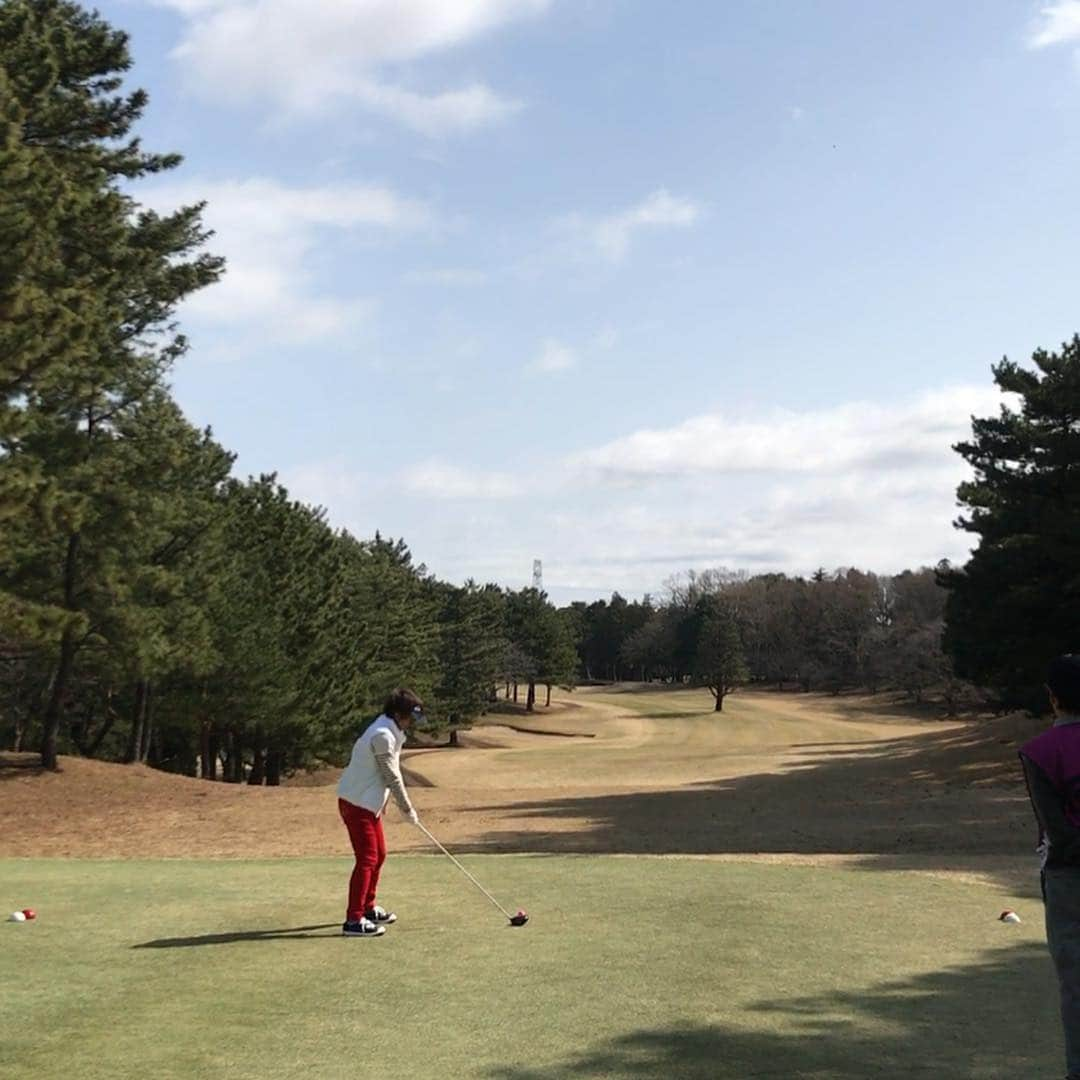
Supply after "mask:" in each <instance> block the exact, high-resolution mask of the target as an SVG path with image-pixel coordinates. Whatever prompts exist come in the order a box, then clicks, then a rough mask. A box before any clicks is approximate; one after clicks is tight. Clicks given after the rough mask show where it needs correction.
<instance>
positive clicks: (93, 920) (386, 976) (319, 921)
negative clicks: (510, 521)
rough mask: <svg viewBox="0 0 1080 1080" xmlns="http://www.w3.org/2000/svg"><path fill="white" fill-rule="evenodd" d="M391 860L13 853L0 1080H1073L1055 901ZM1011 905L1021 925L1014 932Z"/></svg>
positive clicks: (518, 863) (890, 877) (2, 956)
mask: <svg viewBox="0 0 1080 1080" xmlns="http://www.w3.org/2000/svg"><path fill="white" fill-rule="evenodd" d="M466 864H467V865H468V866H470V867H471V868H472V869H473V872H474V873H476V874H477V876H478V877H479V878H480V880H481V881H482V882H484V883H485V884H486V885H487V886H488V888H490V889H491V890H492V891H493V892H494V893H495V894H496V895H497V896H498V897H500V899H503V902H504V905H505V906H508V907H510V906H511V905H514V906H516V905H517V904H521V905H522V906H525V907H526V908H528V909H529V911H530V913H531V915H532V921H531V922H530V923H529V925H528V926H527V927H524V928H522V929H513V928H509V927H507V926H505V922H504V920H503V919H502V917H501V916H500V915H499V914H498V912H497V911H495V910H494V909H493V908H492V907H490V906H489V905H488V904H487V903H486V901H484V899H483V898H482V897H481V896H479V894H477V893H475V892H474V891H473V890H472V889H471V887H470V886H469V885H468V883H467V882H466V881H465V880H464V878H462V877H461V875H459V874H458V872H457V871H456V870H455V869H454V868H453V867H452V866H451V865H450V864H449V862H448V861H446V860H445V859H443V858H441V857H439V856H396V857H395V856H391V859H390V862H389V863H388V866H387V870H386V875H385V879H384V885H385V888H384V890H383V893H384V899H385V901H386V903H388V904H391V903H392V904H393V906H394V907H395V909H396V910H397V912H398V914H399V916H400V918H401V921H400V923H399V924H398V925H397V926H396V927H393V928H391V929H390V930H389V931H388V933H387V934H386V936H385V937H383V938H381V939H378V940H345V939H342V938H341V937H340V936H338V933H337V931H338V928H339V921H340V918H341V911H340V908H341V906H342V899H343V897H342V894H343V890H344V886H345V878H346V874H347V871H348V864H347V862H346V861H345V860H340V859H337V860H335V859H312V860H275V861H251V862H229V861H221V862H188V861H146V862H96V861H62V860H56V861H50V860H40V861H39V860H7V861H0V910H3V911H4V912H6V911H10V910H12V909H14V908H16V907H25V906H34V907H35V908H37V909H38V911H39V919H38V921H37V922H36V923H33V924H24V925H17V924H0V1018H2V1024H0V1026H2V1035H0V1076H3V1077H5V1078H7V1077H19V1078H22V1077H27V1078H30V1077H33V1078H35V1080H48V1078H61V1077H63V1078H70V1077H76V1076H77V1077H79V1078H81V1080H91V1078H99V1077H100V1078H105V1077H108V1078H110V1080H120V1078H125V1077H130V1078H139V1080H146V1078H151V1077H199V1078H202V1077H214V1076H228V1077H230V1078H243V1077H251V1078H256V1077H258V1078H260V1080H268V1078H279V1077H306V1078H338V1077H340V1078H342V1080H344V1078H346V1077H347V1078H350V1080H357V1078H360V1080H363V1078H368V1077H370V1078H372V1080H424V1078H428V1077H431V1078H439V1080H469V1078H477V1080H479V1078H494V1080H556V1078H559V1080H570V1078H575V1080H580V1078H593V1077H620V1078H622V1077H634V1078H653V1077H655V1078H657V1080H659V1078H668V1077H690V1078H698V1077H700V1078H703V1080H704V1078H708V1080H747V1078H751V1077H792V1076H798V1077H820V1078H826V1077H827V1078H831V1080H835V1078H853V1080H854V1078H859V1080H865V1078H866V1077H877V1076H881V1077H908V1076H921V1077H934V1078H937V1080H941V1078H945V1077H948V1078H954V1080H955V1078H960V1077H979V1078H982V1077H987V1078H989V1077H998V1078H1002V1080H1006V1078H1007V1080H1019V1078H1036V1077H1043V1076H1046V1077H1053V1076H1056V1075H1058V1074H1059V1073H1060V1072H1061V1070H1060V1068H1059V1058H1060V1049H1059V1047H1060V1035H1059V1030H1058V1021H1057V1018H1056V1013H1055V997H1054V989H1053V985H1052V976H1051V972H1050V966H1049V960H1048V958H1047V956H1046V954H1045V946H1044V944H1043V938H1042V931H1041V923H1040V920H1041V910H1040V905H1039V903H1038V901H1037V900H1035V899H1031V898H1019V897H1011V898H1010V897H1007V896H1002V895H1000V894H999V893H997V892H996V891H995V890H993V889H991V888H989V887H986V886H981V885H977V884H965V883H963V882H958V881H954V880H951V879H950V880H941V879H934V878H930V877H928V876H925V875H918V874H912V873H903V872H889V871H872V870H841V869H819V868H813V867H797V866H778V865H759V864H731V863H725V862H718V861H707V860H695V859H647V858H623V857H597V858H592V857H544V856H476V857H472V856H470V857H468V858H467V859H466ZM1003 906H1012V907H1015V908H1016V909H1017V910H1018V911H1019V912H1020V913H1021V915H1022V917H1023V918H1024V923H1023V924H1022V925H1020V926H1007V925H1004V924H1001V923H999V922H998V921H997V919H996V917H997V915H998V914H999V912H1000V910H1001V908H1002V907H1003Z"/></svg>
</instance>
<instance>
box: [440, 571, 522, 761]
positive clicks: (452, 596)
mask: <svg viewBox="0 0 1080 1080" xmlns="http://www.w3.org/2000/svg"><path fill="white" fill-rule="evenodd" d="M442 591H443V602H442V608H441V611H440V614H439V631H440V645H439V668H440V678H439V682H438V685H437V686H436V688H435V695H434V698H435V701H434V708H432V709H429V710H428V716H429V718H430V719H432V720H435V721H436V722H437V723H438V724H440V725H445V726H447V727H449V729H450V741H451V743H455V742H456V736H457V731H458V729H460V728H462V727H467V726H468V725H469V724H470V723H471V722H472V721H473V720H475V719H476V717H478V716H480V715H481V714H482V713H483V712H484V709H485V708H486V707H487V705H488V702H489V701H490V699H491V687H492V685H493V683H494V682H495V680H496V679H497V678H498V676H499V667H500V664H501V662H502V659H503V657H504V655H505V652H506V636H505V631H504V624H505V612H504V606H505V601H504V597H503V594H502V591H501V590H500V589H499V588H497V587H496V586H494V585H486V586H484V587H482V588H481V587H480V586H478V585H477V584H476V583H475V582H473V581H468V582H466V583H465V585H464V587H462V588H455V587H454V586H452V585H447V586H444V587H443V589H442Z"/></svg>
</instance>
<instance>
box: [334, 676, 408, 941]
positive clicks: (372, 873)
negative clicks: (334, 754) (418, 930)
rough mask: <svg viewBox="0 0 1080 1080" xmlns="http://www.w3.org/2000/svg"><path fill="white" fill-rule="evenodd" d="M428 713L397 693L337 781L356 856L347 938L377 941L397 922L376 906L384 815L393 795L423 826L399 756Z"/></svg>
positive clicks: (359, 741)
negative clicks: (412, 730)
mask: <svg viewBox="0 0 1080 1080" xmlns="http://www.w3.org/2000/svg"><path fill="white" fill-rule="evenodd" d="M423 711H424V705H423V702H422V701H421V700H420V699H419V698H418V697H417V696H416V694H414V693H413V692H412V691H411V690H406V689H403V688H399V689H397V690H395V691H394V692H393V693H392V694H391V695H390V696H389V697H388V698H387V699H386V703H385V704H384V705H383V711H382V714H381V715H380V716H379V717H378V718H377V719H376V720H375V721H374V722H373V723H372V724H371V726H370V727H369V728H368V729H367V730H366V731H365V732H364V733H363V735H361V736H360V738H359V739H357V740H356V742H355V744H354V745H353V749H352V757H351V758H350V759H349V764H348V766H347V767H346V769H345V772H344V773H342V776H341V780H340V782H339V783H338V789H337V793H338V810H339V811H340V813H341V820H342V821H344V822H345V828H346V829H348V830H349V840H350V841H351V842H352V849H353V853H354V854H355V856H356V865H355V866H354V867H353V872H352V877H351V878H350V879H349V906H348V907H347V908H346V910H345V924H344V925H343V926H342V928H341V932H342V934H344V935H345V936H346V937H378V936H379V935H380V934H385V933H386V926H387V925H388V924H390V923H393V922H397V916H396V915H395V914H394V913H393V912H392V911H385V910H384V909H383V908H381V907H379V905H378V904H376V903H375V894H376V892H377V890H378V888H379V871H380V870H382V865H383V863H384V862H385V861H386V840H385V838H384V836H383V823H382V815H383V811H384V810H385V809H386V804H387V802H388V800H389V799H390V796H391V795H392V796H393V797H394V802H396V803H397V805H398V808H399V809H400V810H401V812H402V813H403V814H404V815H405V817H407V818H408V819H409V821H411V822H412V824H413V825H418V824H419V823H420V818H419V817H418V815H417V813H416V811H415V810H414V809H413V805H412V803H411V802H410V801H409V794H408V792H407V791H406V790H405V781H404V780H403V779H402V778H401V766H400V758H401V748H402V746H404V745H405V738H406V732H407V731H408V730H409V728H410V727H412V725H413V724H414V723H416V722H418V721H422V720H423Z"/></svg>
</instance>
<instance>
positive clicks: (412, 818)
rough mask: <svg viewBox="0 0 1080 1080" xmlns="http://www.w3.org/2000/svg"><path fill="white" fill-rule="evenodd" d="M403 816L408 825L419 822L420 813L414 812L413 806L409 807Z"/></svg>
mask: <svg viewBox="0 0 1080 1080" xmlns="http://www.w3.org/2000/svg"><path fill="white" fill-rule="evenodd" d="M405 818H406V820H407V821H408V822H409V824H410V825H419V824H420V815H419V814H418V813H417V812H416V809H415V808H414V807H409V812H408V813H407V814H406V815H405Z"/></svg>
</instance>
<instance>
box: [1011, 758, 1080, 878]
mask: <svg viewBox="0 0 1080 1080" xmlns="http://www.w3.org/2000/svg"><path fill="white" fill-rule="evenodd" d="M1020 761H1021V763H1022V764H1023V766H1024V779H1025V780H1027V788H1028V795H1030V796H1031V805H1032V807H1033V809H1034V810H1035V817H1036V818H1037V819H1038V821H1039V831H1040V833H1041V834H1042V835H1043V836H1045V837H1046V839H1047V841H1048V842H1049V848H1050V851H1049V861H1050V862H1051V863H1054V864H1057V865H1059V866H1060V865H1068V866H1077V865H1080V829H1078V828H1077V827H1076V826H1075V825H1073V823H1072V822H1071V821H1069V819H1068V818H1067V817H1066V816H1065V800H1064V799H1063V798H1062V797H1061V793H1060V792H1059V791H1058V789H1057V788H1056V787H1054V785H1053V784H1052V783H1051V781H1050V778H1049V777H1048V776H1047V775H1046V773H1044V772H1043V771H1042V769H1040V768H1039V766H1038V765H1036V764H1035V762H1034V761H1032V760H1031V758H1029V757H1028V756H1027V755H1026V754H1021V755H1020Z"/></svg>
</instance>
